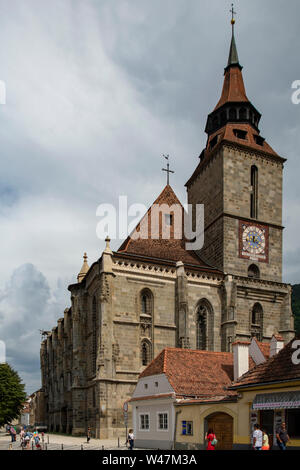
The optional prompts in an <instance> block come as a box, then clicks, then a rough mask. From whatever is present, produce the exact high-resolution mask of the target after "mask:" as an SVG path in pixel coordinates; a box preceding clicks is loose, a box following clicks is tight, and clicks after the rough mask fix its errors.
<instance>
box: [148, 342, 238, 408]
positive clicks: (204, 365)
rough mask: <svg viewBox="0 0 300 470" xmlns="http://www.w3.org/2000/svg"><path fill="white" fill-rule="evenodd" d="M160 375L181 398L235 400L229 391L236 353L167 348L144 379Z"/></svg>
mask: <svg viewBox="0 0 300 470" xmlns="http://www.w3.org/2000/svg"><path fill="white" fill-rule="evenodd" d="M157 374H166V376H167V378H168V380H169V382H170V384H171V386H172V388H173V389H174V391H175V393H176V395H177V396H181V397H198V398H200V397H201V398H203V399H206V398H212V397H216V396H219V397H224V396H235V393H232V391H228V390H226V388H227V387H228V386H229V385H230V384H231V383H232V380H233V355H232V353H226V352H214V351H199V350H192V349H179V348H165V349H163V350H162V351H161V353H160V354H159V355H158V356H157V357H156V358H155V359H154V360H153V361H152V362H151V363H150V364H149V366H148V367H146V369H145V370H144V371H143V372H142V373H141V374H140V378H143V377H148V376H151V375H157Z"/></svg>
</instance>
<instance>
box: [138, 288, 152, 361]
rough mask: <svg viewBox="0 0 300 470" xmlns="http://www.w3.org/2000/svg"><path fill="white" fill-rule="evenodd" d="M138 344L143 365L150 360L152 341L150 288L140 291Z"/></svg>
mask: <svg viewBox="0 0 300 470" xmlns="http://www.w3.org/2000/svg"><path fill="white" fill-rule="evenodd" d="M139 300H140V344H141V363H142V365H143V366H146V365H147V364H149V362H150V361H151V360H152V341H153V294H152V292H151V290H150V289H147V288H146V289H143V290H142V291H141V292H140V299H139Z"/></svg>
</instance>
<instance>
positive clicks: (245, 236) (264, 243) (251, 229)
mask: <svg viewBox="0 0 300 470" xmlns="http://www.w3.org/2000/svg"><path fill="white" fill-rule="evenodd" d="M268 235H269V232H268V227H263V226H261V225H257V224H251V222H250V223H249V222H241V221H240V249H239V251H240V253H239V255H240V257H241V258H246V259H252V260H254V261H264V262H268Z"/></svg>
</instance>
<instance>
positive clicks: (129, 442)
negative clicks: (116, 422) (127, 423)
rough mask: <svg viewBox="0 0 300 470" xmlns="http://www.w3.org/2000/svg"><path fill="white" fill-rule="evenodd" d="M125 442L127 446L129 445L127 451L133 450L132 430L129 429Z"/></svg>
mask: <svg viewBox="0 0 300 470" xmlns="http://www.w3.org/2000/svg"><path fill="white" fill-rule="evenodd" d="M127 442H128V444H129V447H128V449H129V450H133V446H134V434H133V429H129V432H128V437H127Z"/></svg>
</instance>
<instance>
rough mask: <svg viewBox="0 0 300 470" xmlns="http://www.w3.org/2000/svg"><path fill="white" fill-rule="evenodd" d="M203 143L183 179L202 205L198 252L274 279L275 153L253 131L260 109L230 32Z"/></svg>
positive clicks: (278, 225) (278, 187)
mask: <svg viewBox="0 0 300 470" xmlns="http://www.w3.org/2000/svg"><path fill="white" fill-rule="evenodd" d="M234 24H235V20H234V11H233V10H232V20H231V25H232V38H231V44H230V50H229V57H228V62H227V66H226V67H225V71H224V83H223V89H222V93H221V97H220V99H219V102H218V103H217V105H216V107H215V108H214V110H213V111H212V112H211V113H210V114H209V115H208V118H207V123H206V127H205V132H206V133H207V144H206V147H205V149H204V150H203V151H202V153H201V155H200V157H199V158H200V162H199V164H198V166H197V168H196V170H195V171H194V173H193V174H192V176H191V178H190V179H189V180H188V182H187V183H186V187H187V191H188V202H189V204H193V205H195V204H204V213H205V221H204V229H205V232H204V246H203V248H202V249H201V250H200V252H199V255H200V256H201V258H202V259H203V260H204V261H206V262H207V263H209V264H210V265H212V266H214V267H217V268H219V269H221V270H222V271H223V272H225V273H229V274H233V275H237V276H246V277H254V278H261V279H265V280H270V281H276V282H281V280H282V231H283V227H282V171H283V165H284V162H285V159H284V158H282V157H280V156H279V155H278V154H277V153H276V152H275V151H274V150H273V149H272V148H271V147H270V145H269V144H268V143H267V142H266V140H265V139H264V138H263V137H262V136H261V134H260V130H259V122H260V118H261V114H260V113H259V111H258V110H257V109H256V108H255V107H254V105H253V104H252V103H251V101H250V100H249V99H248V97H247V95H246V90H245V86H244V80H243V75H242V66H241V65H240V62H239V58H238V52H237V47H236V41H235V34H234Z"/></svg>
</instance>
